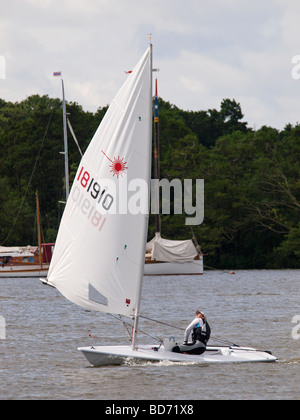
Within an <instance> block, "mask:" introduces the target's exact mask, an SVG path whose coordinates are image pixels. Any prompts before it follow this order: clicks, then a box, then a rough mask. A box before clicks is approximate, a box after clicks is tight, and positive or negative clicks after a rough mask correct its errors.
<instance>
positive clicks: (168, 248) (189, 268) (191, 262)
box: [144, 79, 203, 276]
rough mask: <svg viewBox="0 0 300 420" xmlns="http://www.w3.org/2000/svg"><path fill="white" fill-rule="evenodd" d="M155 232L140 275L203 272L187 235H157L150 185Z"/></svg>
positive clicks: (157, 218)
mask: <svg viewBox="0 0 300 420" xmlns="http://www.w3.org/2000/svg"><path fill="white" fill-rule="evenodd" d="M153 126H154V148H153V149H154V153H153V155H154V156H153V158H154V165H153V166H154V179H156V180H158V181H159V178H160V173H159V172H160V171H159V104H158V90H157V79H156V80H155V96H154V125H153ZM153 199H154V201H155V209H156V212H155V236H154V238H153V239H152V240H151V241H149V242H148V243H147V245H146V255H145V267H144V275H146V276H147V275H150V276H161V275H186V274H192V275H195V274H203V255H202V253H201V250H198V249H197V248H196V246H195V244H194V243H193V241H192V240H191V239H188V240H171V239H165V238H162V236H161V218H160V205H159V189H158V187H157V186H156V188H155V189H154V197H153Z"/></svg>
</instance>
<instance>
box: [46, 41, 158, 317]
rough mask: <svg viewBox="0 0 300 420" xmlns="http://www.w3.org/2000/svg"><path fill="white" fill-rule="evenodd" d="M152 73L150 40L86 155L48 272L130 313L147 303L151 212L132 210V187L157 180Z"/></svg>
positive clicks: (102, 305)
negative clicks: (144, 284)
mask: <svg viewBox="0 0 300 420" xmlns="http://www.w3.org/2000/svg"><path fill="white" fill-rule="evenodd" d="M151 73H152V63H151V46H150V47H149V48H148V49H147V51H146V52H145V54H144V55H143V57H142V58H141V59H140V61H139V63H138V64H137V66H136V67H135V69H134V71H133V72H132V73H131V74H130V75H129V76H128V78H127V79H126V81H125V83H124V84H123V86H122V87H121V89H120V90H119V92H118V94H117V95H116V97H115V99H114V100H113V101H112V104H111V105H110V107H109V109H108V110H107V112H106V114H105V116H104V118H103V120H102V122H101V124H100V125H99V127H98V129H97V131H96V133H95V135H94V137H93V139H92V141H91V143H90V144H89V146H88V148H87V150H86V152H85V154H84V156H83V157H82V160H81V162H80V164H79V167H78V170H77V174H76V177H75V180H74V183H73V186H72V188H71V191H70V195H69V199H68V201H67V205H66V208H65V211H64V214H63V217H62V221H61V224H60V228H59V232H58V236H57V240H56V245H55V250H54V254H53V257H52V261H51V265H50V268H49V273H48V281H49V283H51V284H52V285H54V286H55V287H56V288H57V289H58V290H59V291H60V292H61V293H62V294H63V295H64V296H65V297H66V298H68V299H69V300H71V301H72V302H74V303H76V304H78V305H80V306H82V307H84V308H87V309H89V310H95V311H100V312H108V313H117V314H121V315H125V316H129V317H132V316H135V315H136V310H137V308H138V307H139V299H140V291H141V281H142V274H143V271H142V267H143V264H144V252H145V244H146V240H145V238H146V232H147V226H148V215H147V214H144V213H145V212H144V211H143V212H142V213H137V214H135V213H132V212H130V208H129V206H128V191H127V190H126V188H127V187H128V185H132V183H134V182H135V180H139V183H142V184H143V183H145V185H147V186H148V185H150V168H151V117H150V116H151V112H152V111H151V106H152V92H151V89H152V87H151V78H150V76H149V75H150V74H151ZM124 188H125V190H124Z"/></svg>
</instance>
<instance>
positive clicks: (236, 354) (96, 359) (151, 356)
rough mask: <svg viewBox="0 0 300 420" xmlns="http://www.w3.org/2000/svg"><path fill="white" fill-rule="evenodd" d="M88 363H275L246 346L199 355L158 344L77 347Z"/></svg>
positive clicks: (220, 349) (273, 359)
mask: <svg viewBox="0 0 300 420" xmlns="http://www.w3.org/2000/svg"><path fill="white" fill-rule="evenodd" d="M78 350H79V351H81V352H82V353H83V354H84V356H85V357H86V359H87V360H88V361H89V363H90V364H91V365H92V366H95V367H98V366H105V365H120V364H123V363H125V362H126V361H130V360H131V359H133V360H134V361H149V362H162V361H169V362H181V363H183V362H184V363H246V362H248V363H249V362H265V363H266V362H275V361H276V360H277V358H276V357H274V356H272V355H271V354H269V353H268V352H265V351H259V350H255V349H253V348H250V347H214V346H208V347H207V349H206V351H205V352H204V353H203V354H201V355H196V354H181V353H174V352H172V351H169V350H167V349H165V347H164V346H163V345H162V346H161V347H158V346H151V345H149V346H139V347H138V348H137V349H135V350H134V349H132V347H131V346H95V347H94V346H92V347H79V348H78Z"/></svg>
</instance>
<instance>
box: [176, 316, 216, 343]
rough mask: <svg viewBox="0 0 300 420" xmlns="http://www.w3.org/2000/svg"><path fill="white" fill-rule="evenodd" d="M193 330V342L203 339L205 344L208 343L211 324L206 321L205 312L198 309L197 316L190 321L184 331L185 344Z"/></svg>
mask: <svg viewBox="0 0 300 420" xmlns="http://www.w3.org/2000/svg"><path fill="white" fill-rule="evenodd" d="M192 331H193V335H192V339H193V343H195V342H196V341H201V342H202V343H203V344H205V345H206V344H207V342H208V340H209V337H210V326H209V325H208V322H207V321H206V318H205V315H204V313H203V312H201V311H199V310H197V311H196V318H195V319H193V321H192V322H191V323H190V325H189V326H188V327H187V329H186V330H185V333H184V340H183V342H184V344H187V343H188V339H189V335H190V333H191V332H192Z"/></svg>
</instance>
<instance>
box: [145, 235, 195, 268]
mask: <svg viewBox="0 0 300 420" xmlns="http://www.w3.org/2000/svg"><path fill="white" fill-rule="evenodd" d="M146 252H147V253H151V259H152V260H156V261H164V262H179V263H184V262H188V261H193V260H194V258H195V257H196V256H197V255H198V252H197V250H196V248H195V245H194V244H193V241H192V240H191V239H188V240H185V241H173V240H169V239H164V238H162V237H161V236H159V235H157V236H155V238H153V239H152V240H151V241H150V242H148V243H147V246H146Z"/></svg>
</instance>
